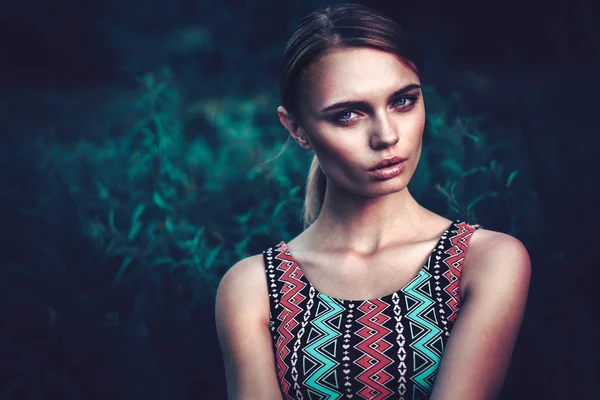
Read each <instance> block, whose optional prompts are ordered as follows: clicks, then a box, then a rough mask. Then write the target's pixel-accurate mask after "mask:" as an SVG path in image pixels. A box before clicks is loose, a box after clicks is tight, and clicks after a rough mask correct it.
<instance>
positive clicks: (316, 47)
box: [279, 4, 423, 229]
mask: <svg viewBox="0 0 600 400" xmlns="http://www.w3.org/2000/svg"><path fill="white" fill-rule="evenodd" d="M348 47H370V48H374V49H378V50H381V51H385V52H388V53H392V54H395V55H397V56H398V57H399V58H401V59H402V60H404V61H406V62H407V63H408V65H409V67H411V68H413V69H414V71H415V73H417V75H420V72H421V71H422V70H423V66H422V59H421V54H420V51H419V50H418V49H417V48H416V47H415V46H414V44H413V42H412V40H411V38H409V36H408V34H407V32H406V31H405V30H404V28H403V27H402V26H400V25H399V24H398V23H397V22H396V21H394V20H392V19H391V18H389V17H387V16H386V15H384V14H383V13H381V12H379V11H376V10H373V9H371V8H369V7H366V6H364V5H361V4H336V5H332V6H329V7H327V8H325V9H322V10H317V11H314V12H312V13H310V14H309V15H308V16H306V17H304V18H303V19H302V20H301V21H300V24H299V27H298V29H297V30H296V31H295V32H294V34H293V35H292V37H291V38H290V40H289V41H288V43H287V45H286V48H285V50H284V53H283V60H282V64H281V72H280V78H279V79H280V96H281V104H282V105H283V107H285V109H286V110H288V112H289V113H291V114H296V112H297V111H298V97H299V96H298V95H299V92H300V86H301V85H300V83H301V77H302V72H303V71H304V70H305V68H307V67H308V66H309V65H310V64H311V63H312V62H314V61H315V60H317V59H318V58H319V57H320V56H321V55H323V54H325V53H326V52H327V51H328V50H331V49H335V48H348ZM326 185H327V177H326V176H325V174H324V173H323V170H322V169H321V167H320V165H319V161H318V159H317V156H316V155H314V156H313V159H312V162H311V164H310V170H309V172H308V177H307V179H306V197H305V200H304V228H305V229H306V228H307V227H308V226H310V224H312V223H313V222H314V221H315V220H316V219H317V217H318V216H319V213H320V212H321V208H322V207H323V201H324V199H325V189H326Z"/></svg>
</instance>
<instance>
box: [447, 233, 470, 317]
mask: <svg viewBox="0 0 600 400" xmlns="http://www.w3.org/2000/svg"><path fill="white" fill-rule="evenodd" d="M456 226H457V227H458V232H456V234H455V235H454V236H451V237H450V239H449V240H450V244H451V247H450V248H449V249H448V250H446V251H445V252H444V253H445V254H448V255H449V257H447V258H445V259H444V260H443V262H444V264H446V265H447V266H448V270H447V271H446V272H445V273H444V276H445V277H446V279H448V281H449V282H450V283H449V284H448V285H447V286H446V287H444V290H445V291H446V293H448V294H449V295H450V298H449V299H448V300H447V301H446V304H447V305H448V306H449V307H450V309H451V313H450V315H449V316H448V320H449V321H450V322H454V321H455V320H456V317H457V316H458V310H459V308H460V304H461V302H462V299H461V298H460V294H459V292H458V288H459V285H460V276H461V273H462V265H463V260H464V254H466V251H467V248H468V247H469V240H470V239H471V236H472V235H473V232H474V231H475V229H478V228H479V225H473V226H471V225H469V224H467V223H464V222H463V223H457V224H456Z"/></svg>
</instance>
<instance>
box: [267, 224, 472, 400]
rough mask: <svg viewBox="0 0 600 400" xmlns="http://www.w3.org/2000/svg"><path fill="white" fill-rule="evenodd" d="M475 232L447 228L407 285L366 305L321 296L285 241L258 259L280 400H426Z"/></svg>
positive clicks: (463, 227) (453, 315) (461, 226)
mask: <svg viewBox="0 0 600 400" xmlns="http://www.w3.org/2000/svg"><path fill="white" fill-rule="evenodd" d="M479 228H480V226H479V225H469V224H467V223H465V222H460V221H458V220H457V221H455V222H454V221H453V222H452V224H451V225H450V226H449V227H448V229H446V231H445V232H444V233H443V234H442V236H441V237H440V238H439V240H438V242H437V243H436V245H435V247H434V248H433V250H432V251H431V253H430V255H429V257H428V260H427V262H426V263H425V265H424V266H423V267H422V268H421V269H420V271H419V272H418V273H417V275H416V276H415V277H414V278H413V279H412V280H411V281H410V282H408V283H407V284H406V285H405V286H404V287H402V288H400V289H399V290H397V291H396V292H394V293H390V294H389V295H386V296H383V297H379V298H375V299H369V300H343V299H338V298H335V297H331V296H328V295H326V294H324V293H320V292H319V291H318V290H317V289H315V288H314V286H313V285H312V284H311V283H310V282H309V281H308V279H307V278H306V276H305V275H304V274H303V273H302V269H301V266H300V265H299V264H298V262H296V260H295V259H294V257H293V255H292V254H291V253H290V251H289V249H288V248H287V245H286V243H285V242H284V241H280V242H279V243H277V244H276V245H274V246H271V247H269V248H268V249H267V250H265V251H263V258H264V262H265V272H266V277H267V283H268V287H269V304H270V311H271V312H270V321H269V322H270V324H269V325H270V327H271V337H272V344H273V352H274V355H275V366H276V370H277V377H278V381H279V386H280V388H281V393H282V396H283V398H284V399H286V400H292V399H307V400H317V399H318V400H335V399H369V400H384V399H386V400H409V399H412V400H417V399H427V398H428V396H429V395H430V394H431V391H432V390H433V385H434V383H435V377H436V374H437V370H438V367H439V365H440V362H441V359H442V356H443V353H444V347H445V345H446V343H447V341H448V338H449V336H450V333H451V331H452V327H453V326H454V322H455V320H456V317H457V316H458V313H459V311H460V306H461V299H460V296H459V294H458V287H459V284H460V276H461V271H462V264H463V261H464V256H465V254H466V251H467V248H468V245H469V240H470V238H471V236H472V234H473V232H474V231H475V230H476V229H479Z"/></svg>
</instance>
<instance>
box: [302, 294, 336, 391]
mask: <svg viewBox="0 0 600 400" xmlns="http://www.w3.org/2000/svg"><path fill="white" fill-rule="evenodd" d="M317 297H318V298H319V299H321V300H323V301H321V302H319V303H318V304H319V305H318V307H317V310H316V311H315V319H314V322H313V324H312V327H313V328H312V330H311V331H310V333H309V337H308V339H307V346H306V347H305V350H304V351H305V354H306V357H305V360H304V362H305V365H304V375H305V376H307V378H306V379H305V381H304V383H305V384H306V386H307V388H308V392H309V396H310V398H311V399H312V398H318V399H323V400H336V399H339V398H340V397H341V396H342V393H340V392H339V391H338V390H336V389H339V384H338V378H337V374H336V367H337V366H338V365H339V362H337V361H336V360H335V358H336V355H337V354H336V348H337V338H338V337H339V336H340V335H341V334H340V329H341V324H342V318H341V317H342V316H341V313H342V312H343V311H344V307H341V306H340V305H339V304H338V303H336V302H335V301H329V299H328V298H326V297H324V296H323V295H322V294H319V295H318V296H317ZM330 325H331V326H330ZM334 328H335V329H336V330H334ZM314 335H316V337H315V336H314ZM311 361H312V362H314V364H311V365H307V364H309V363H310V362H311ZM313 396H315V397H313Z"/></svg>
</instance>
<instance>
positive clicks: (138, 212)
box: [132, 204, 146, 222]
mask: <svg viewBox="0 0 600 400" xmlns="http://www.w3.org/2000/svg"><path fill="white" fill-rule="evenodd" d="M145 208H146V206H145V205H143V204H140V205H138V206H137V207H136V209H135V211H134V213H133V217H132V222H134V221H137V220H138V219H139V218H140V215H142V213H143V212H144V209H145Z"/></svg>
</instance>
